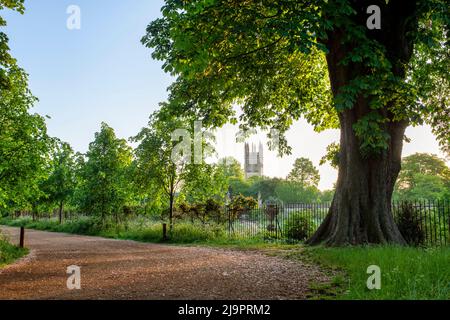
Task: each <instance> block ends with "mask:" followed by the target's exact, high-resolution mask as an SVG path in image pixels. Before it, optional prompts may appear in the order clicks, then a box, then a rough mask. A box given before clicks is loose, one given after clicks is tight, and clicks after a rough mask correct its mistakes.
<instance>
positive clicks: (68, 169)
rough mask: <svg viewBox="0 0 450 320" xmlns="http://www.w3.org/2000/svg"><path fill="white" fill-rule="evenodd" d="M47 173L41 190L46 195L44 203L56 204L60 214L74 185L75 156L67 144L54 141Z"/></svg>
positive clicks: (70, 195) (71, 193)
mask: <svg viewBox="0 0 450 320" xmlns="http://www.w3.org/2000/svg"><path fill="white" fill-rule="evenodd" d="M49 171H50V173H49V176H48V177H47V179H46V180H45V181H44V182H43V183H42V186H41V189H42V191H43V192H44V193H45V195H46V198H47V199H46V201H47V202H49V203H51V204H57V205H58V206H59V209H60V214H62V210H63V205H64V204H65V203H66V202H67V201H69V200H70V198H71V197H72V195H73V192H74V189H75V183H76V180H75V156H74V153H73V150H72V148H71V147H70V145H69V144H68V143H65V142H61V141H59V140H57V141H55V146H54V149H53V150H52V155H51V160H50V163H49Z"/></svg>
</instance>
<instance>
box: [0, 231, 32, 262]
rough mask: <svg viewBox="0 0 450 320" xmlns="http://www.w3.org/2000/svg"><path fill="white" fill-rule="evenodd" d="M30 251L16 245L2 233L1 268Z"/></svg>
mask: <svg viewBox="0 0 450 320" xmlns="http://www.w3.org/2000/svg"><path fill="white" fill-rule="evenodd" d="M27 253H28V250H27V249H22V248H19V247H16V246H14V245H12V244H11V243H9V241H8V240H7V239H6V238H5V237H4V236H2V235H1V234H0V269H1V268H3V267H4V266H5V265H8V264H10V263H12V262H14V261H16V260H17V259H19V258H21V257H22V256H24V255H26V254H27Z"/></svg>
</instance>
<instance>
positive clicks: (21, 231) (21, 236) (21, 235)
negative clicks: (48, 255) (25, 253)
mask: <svg viewBox="0 0 450 320" xmlns="http://www.w3.org/2000/svg"><path fill="white" fill-rule="evenodd" d="M24 239H25V228H24V227H20V243H19V247H20V248H23V246H24Z"/></svg>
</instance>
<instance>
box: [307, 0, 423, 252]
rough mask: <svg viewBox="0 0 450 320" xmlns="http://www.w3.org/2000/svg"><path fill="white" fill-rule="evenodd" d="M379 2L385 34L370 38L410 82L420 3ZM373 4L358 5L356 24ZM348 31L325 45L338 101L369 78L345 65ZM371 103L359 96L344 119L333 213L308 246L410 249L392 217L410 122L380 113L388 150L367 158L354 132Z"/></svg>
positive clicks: (355, 65)
mask: <svg viewBox="0 0 450 320" xmlns="http://www.w3.org/2000/svg"><path fill="white" fill-rule="evenodd" d="M375 2H378V4H379V5H380V7H382V8H383V10H382V20H381V21H382V30H372V31H368V32H367V33H368V36H369V37H370V38H372V39H374V40H376V41H378V42H379V43H380V44H382V45H384V47H385V48H386V56H387V58H388V59H389V60H390V62H391V64H392V71H393V73H394V74H395V75H397V76H399V77H402V78H404V77H405V65H407V63H408V61H409V60H410V58H411V55H412V49H413V48H412V44H411V42H410V41H409V40H408V38H407V34H408V31H410V30H411V29H413V28H415V23H416V22H415V20H414V18H412V17H414V10H415V8H416V7H415V1H405V2H401V1H395V0H394V1H391V2H389V4H386V3H384V4H383V2H384V1H378V0H377V1H375ZM370 4H375V3H372V1H365V0H363V1H353V2H352V6H353V7H354V9H355V11H356V12H357V15H355V17H354V19H355V22H356V23H357V24H359V25H363V26H364V25H365V22H366V19H367V15H366V8H367V6H368V5H370ZM346 32H347V30H343V29H339V28H336V29H335V30H333V31H331V32H330V34H329V35H328V39H326V40H325V44H326V45H327V47H328V50H329V54H328V55H327V63H328V70H329V75H330V82H331V87H332V91H333V94H334V96H337V95H338V94H339V93H340V89H341V88H342V87H344V86H346V85H348V83H349V82H350V81H351V80H352V79H354V78H355V77H357V76H359V75H368V74H370V70H367V68H366V67H365V66H364V65H362V64H358V63H349V64H348V65H344V64H342V63H340V62H341V61H342V59H343V58H344V57H346V56H347V55H348V54H349V52H351V51H352V50H353V45H354V44H353V45H352V44H351V43H349V41H348V40H347V41H346V40H345V39H346V36H347V35H346ZM369 102H370V97H364V96H360V97H358V98H357V101H356V102H355V103H354V105H353V108H352V109H347V110H345V111H343V112H340V113H339V121H340V126H341V139H340V145H341V150H340V154H339V175H338V180H337V184H336V192H335V196H334V199H333V201H332V205H331V208H330V210H329V213H328V215H327V217H326V218H325V220H324V222H323V224H322V225H321V226H320V227H319V229H318V230H317V232H316V233H315V234H314V235H313V236H312V237H311V238H310V239H309V240H308V243H309V244H312V245H316V244H326V245H330V246H340V245H346V244H366V243H381V244H383V243H395V244H405V241H404V239H403V237H402V235H401V234H400V232H399V230H398V228H397V226H396V224H395V222H394V219H393V216H392V211H391V200H392V192H393V190H394V185H395V182H396V180H397V176H398V174H399V172H400V168H401V153H402V147H403V138H404V132H405V129H406V127H407V125H408V123H407V121H406V120H402V121H395V120H394V117H393V116H392V114H390V111H389V108H388V107H389V106H385V108H382V109H379V110H377V112H379V113H380V114H381V115H382V116H383V117H384V118H386V119H388V121H387V122H386V123H385V124H384V127H383V128H382V129H383V130H384V132H385V133H386V134H388V135H389V137H390V138H389V141H388V148H387V149H386V150H385V151H384V152H382V153H381V154H377V155H370V156H368V157H363V156H362V155H361V153H360V145H361V143H360V142H361V141H359V140H358V138H357V137H356V135H355V132H354V129H353V126H354V124H355V123H356V122H357V121H358V120H359V119H361V118H362V117H363V116H365V115H366V114H368V113H369V112H372V111H373V110H372V109H371V108H370V107H369Z"/></svg>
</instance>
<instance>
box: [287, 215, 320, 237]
mask: <svg viewBox="0 0 450 320" xmlns="http://www.w3.org/2000/svg"><path fill="white" fill-rule="evenodd" d="M283 229H284V236H285V237H286V238H289V239H293V240H299V241H304V240H306V239H307V238H308V237H310V236H311V235H312V234H313V232H314V231H315V224H314V222H313V221H311V219H309V218H308V217H306V216H305V214H304V213H302V212H294V213H292V214H291V216H290V217H289V219H288V220H286V221H285V222H284V228H283Z"/></svg>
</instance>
